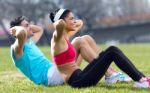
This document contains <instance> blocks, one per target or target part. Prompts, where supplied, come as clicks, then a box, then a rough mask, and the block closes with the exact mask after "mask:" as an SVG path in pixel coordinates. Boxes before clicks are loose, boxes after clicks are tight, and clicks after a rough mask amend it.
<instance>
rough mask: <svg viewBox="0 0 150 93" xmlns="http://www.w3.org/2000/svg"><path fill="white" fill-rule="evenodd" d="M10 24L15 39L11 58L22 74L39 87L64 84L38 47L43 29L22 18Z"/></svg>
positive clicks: (55, 68)
mask: <svg viewBox="0 0 150 93" xmlns="http://www.w3.org/2000/svg"><path fill="white" fill-rule="evenodd" d="M10 24H11V30H10V33H11V34H12V36H14V37H15V42H14V43H13V44H12V46H11V58H12V61H13V63H14V64H15V66H16V67H17V68H18V69H19V70H20V72H22V73H23V74H24V75H25V76H26V77H27V78H28V79H30V80H31V81H33V82H34V83H35V84H38V85H40V84H41V85H44V86H52V85H58V84H63V83H64V80H63V78H62V76H61V75H60V73H59V71H58V69H57V67H56V66H55V64H53V63H52V62H51V61H49V60H48V59H47V58H46V57H45V56H44V54H43V53H42V52H41V51H40V49H39V48H38V47H37V45H36V43H37V42H38V41H39V39H40V38H41V36H42V34H43V29H42V28H41V27H39V26H37V25H31V24H30V23H29V22H28V21H27V20H26V19H25V18H24V17H22V16H20V17H17V18H15V19H14V20H12V21H11V23H10Z"/></svg>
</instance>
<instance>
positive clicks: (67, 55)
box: [53, 39, 76, 65]
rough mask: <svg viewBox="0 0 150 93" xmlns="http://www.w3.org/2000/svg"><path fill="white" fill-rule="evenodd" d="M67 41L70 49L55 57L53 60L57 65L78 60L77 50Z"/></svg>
mask: <svg viewBox="0 0 150 93" xmlns="http://www.w3.org/2000/svg"><path fill="white" fill-rule="evenodd" d="M65 40H66V41H67V45H68V49H67V50H66V51H64V52H62V53H60V54H57V55H55V56H53V60H54V62H55V63H56V64H57V65H62V64H66V63H69V62H73V61H75V59H76V50H75V48H74V46H73V45H72V44H71V43H70V41H69V40H67V39H65Z"/></svg>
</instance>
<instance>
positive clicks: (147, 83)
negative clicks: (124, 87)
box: [134, 77, 150, 88]
mask: <svg viewBox="0 0 150 93" xmlns="http://www.w3.org/2000/svg"><path fill="white" fill-rule="evenodd" d="M134 87H135V88H150V77H146V78H145V81H143V82H134Z"/></svg>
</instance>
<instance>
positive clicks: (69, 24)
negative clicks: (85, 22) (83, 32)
mask: <svg viewBox="0 0 150 93" xmlns="http://www.w3.org/2000/svg"><path fill="white" fill-rule="evenodd" d="M64 20H65V22H66V30H67V31H75V28H76V20H75V18H74V15H73V13H72V12H69V13H68V14H67V16H66V17H65V18H64Z"/></svg>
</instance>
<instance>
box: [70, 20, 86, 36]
mask: <svg viewBox="0 0 150 93" xmlns="http://www.w3.org/2000/svg"><path fill="white" fill-rule="evenodd" d="M82 26H83V21H82V20H76V30H75V31H70V32H69V34H68V36H69V37H72V36H74V35H75V34H76V33H77V32H79V31H80V29H81V28H82Z"/></svg>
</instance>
